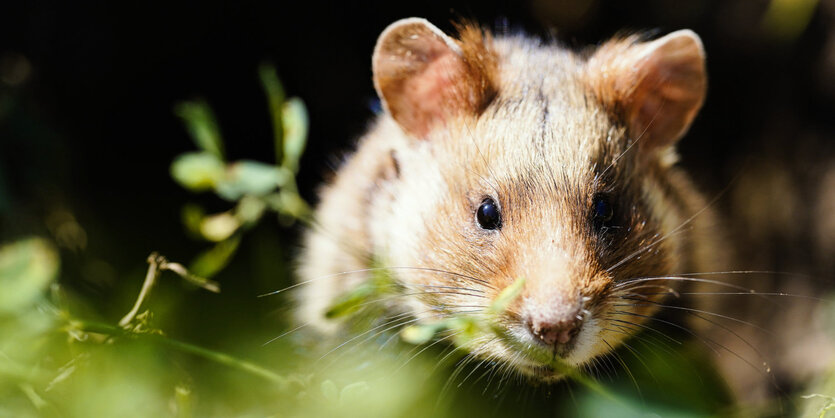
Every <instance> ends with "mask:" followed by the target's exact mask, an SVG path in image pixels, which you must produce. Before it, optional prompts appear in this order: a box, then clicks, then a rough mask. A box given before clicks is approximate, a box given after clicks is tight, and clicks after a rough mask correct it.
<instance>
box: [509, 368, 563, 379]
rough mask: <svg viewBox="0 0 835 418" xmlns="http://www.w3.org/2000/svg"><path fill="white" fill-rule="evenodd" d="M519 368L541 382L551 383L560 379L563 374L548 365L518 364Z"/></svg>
mask: <svg viewBox="0 0 835 418" xmlns="http://www.w3.org/2000/svg"><path fill="white" fill-rule="evenodd" d="M517 367H518V368H519V370H520V371H521V372H522V373H523V374H525V375H527V376H528V377H530V378H532V379H534V380H537V381H540V382H543V383H552V382H556V381H558V380H561V379H562V378H563V377H564V376H565V375H564V374H562V373H560V372H557V371H556V370H554V368H553V367H551V366H549V365H545V364H542V365H533V364H518V365H517Z"/></svg>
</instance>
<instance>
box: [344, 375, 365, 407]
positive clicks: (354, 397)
mask: <svg viewBox="0 0 835 418" xmlns="http://www.w3.org/2000/svg"><path fill="white" fill-rule="evenodd" d="M370 389H371V387H370V386H368V383H366V382H363V381H360V382H354V383H351V384H350V385H347V386H345V387H344V388H342V390H341V391H340V392H339V403H340V404H342V405H345V404H346V403H352V402H356V401H358V400H360V399H362V397H363V396H365V395H366V394H367V393H368V391H369V390H370Z"/></svg>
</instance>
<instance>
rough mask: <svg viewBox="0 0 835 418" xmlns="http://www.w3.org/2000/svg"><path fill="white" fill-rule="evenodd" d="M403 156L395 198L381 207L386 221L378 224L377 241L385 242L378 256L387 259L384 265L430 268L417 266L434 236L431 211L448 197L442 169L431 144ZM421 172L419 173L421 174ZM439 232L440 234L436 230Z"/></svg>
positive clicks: (375, 227) (421, 145)
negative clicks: (429, 223) (428, 237)
mask: <svg viewBox="0 0 835 418" xmlns="http://www.w3.org/2000/svg"><path fill="white" fill-rule="evenodd" d="M416 148H417V149H411V150H409V151H408V152H403V153H401V154H400V156H401V159H400V161H399V163H400V166H401V171H402V174H401V176H400V179H401V182H399V183H398V184H397V185H396V186H395V187H394V189H393V199H392V200H391V203H390V205H389V206H388V207H385V208H379V210H380V212H382V216H379V217H377V219H384V220H385V221H384V222H379V223H376V224H375V225H374V226H373V227H374V229H375V230H374V232H373V233H374V236H375V239H374V241H375V242H376V243H385V244H386V245H387V246H386V247H385V248H377V249H376V251H375V253H376V254H382V255H383V256H384V257H385V260H384V262H385V263H388V264H390V265H393V266H399V267H426V266H419V265H417V263H418V259H417V257H418V256H419V255H420V248H421V245H420V244H421V240H422V239H424V238H425V237H424V234H431V233H433V231H429V230H428V228H427V225H426V221H427V219H428V216H429V215H431V211H432V210H435V209H437V208H438V206H439V205H441V204H443V202H442V199H443V196H445V195H446V194H447V190H446V187H447V186H446V184H445V183H444V181H443V179H442V177H441V172H440V167H439V166H438V163H437V161H436V159H434V158H431V155H429V153H430V150H429V149H428V144H420V145H419V146H417V147H416ZM418 173H419V174H418ZM434 233H438V231H434Z"/></svg>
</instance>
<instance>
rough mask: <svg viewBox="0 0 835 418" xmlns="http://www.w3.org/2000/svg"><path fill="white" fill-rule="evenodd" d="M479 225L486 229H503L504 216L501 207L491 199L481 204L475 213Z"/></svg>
mask: <svg viewBox="0 0 835 418" xmlns="http://www.w3.org/2000/svg"><path fill="white" fill-rule="evenodd" d="M475 218H476V220H477V221H478V224H479V225H480V226H481V227H482V228H484V229H499V228H501V227H502V214H501V212H500V211H499V206H498V205H497V204H496V202H494V201H493V199H491V198H489V197H488V198H486V199H484V200H483V201H482V202H481V206H479V207H478V210H477V211H476V213H475Z"/></svg>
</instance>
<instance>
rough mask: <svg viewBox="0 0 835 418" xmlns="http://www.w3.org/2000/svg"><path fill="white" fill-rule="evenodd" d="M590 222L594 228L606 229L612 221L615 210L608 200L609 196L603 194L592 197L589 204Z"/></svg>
mask: <svg viewBox="0 0 835 418" xmlns="http://www.w3.org/2000/svg"><path fill="white" fill-rule="evenodd" d="M591 212H592V221H593V222H594V226H595V228H598V229H600V228H604V227H606V228H608V227H610V226H611V225H610V224H609V223H610V222H611V221H612V219H613V218H614V217H615V208H614V206H613V205H612V202H611V201H610V199H609V196H607V195H604V194H597V195H595V196H594V200H592V204H591Z"/></svg>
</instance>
